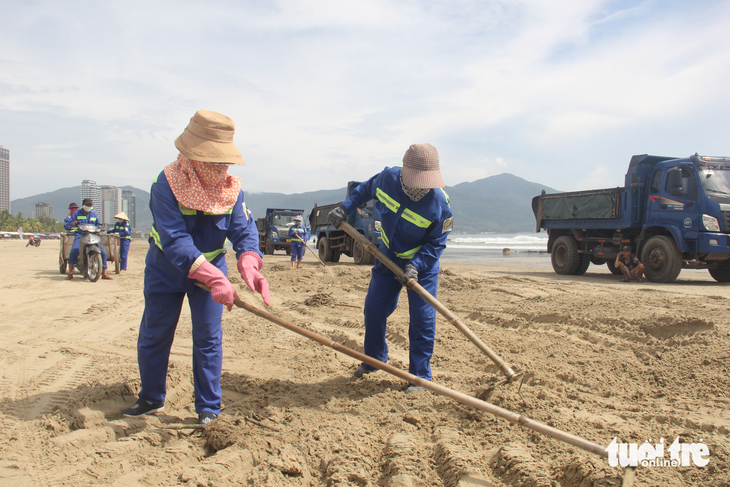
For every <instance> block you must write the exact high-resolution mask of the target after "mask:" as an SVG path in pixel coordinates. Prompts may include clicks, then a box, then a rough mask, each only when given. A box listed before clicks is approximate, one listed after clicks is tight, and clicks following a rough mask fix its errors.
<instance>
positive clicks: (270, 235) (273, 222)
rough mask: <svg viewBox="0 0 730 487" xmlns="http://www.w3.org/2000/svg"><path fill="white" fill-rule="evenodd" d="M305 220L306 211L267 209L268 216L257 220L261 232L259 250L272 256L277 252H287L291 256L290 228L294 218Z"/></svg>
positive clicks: (257, 226)
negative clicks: (298, 217)
mask: <svg viewBox="0 0 730 487" xmlns="http://www.w3.org/2000/svg"><path fill="white" fill-rule="evenodd" d="M296 216H301V217H302V220H303V219H304V210H287V209H283V208H267V209H266V216H265V217H264V218H259V219H257V220H256V228H257V229H258V231H259V250H261V252H263V253H264V254H267V255H271V254H273V253H274V251H275V250H285V251H286V254H287V255H291V239H290V238H289V227H291V226H292V225H293V224H294V217H296Z"/></svg>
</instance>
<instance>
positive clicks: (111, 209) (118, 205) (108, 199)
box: [96, 186, 122, 225]
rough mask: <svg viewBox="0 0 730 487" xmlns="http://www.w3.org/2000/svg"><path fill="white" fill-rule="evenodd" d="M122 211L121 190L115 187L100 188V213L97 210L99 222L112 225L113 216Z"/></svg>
mask: <svg viewBox="0 0 730 487" xmlns="http://www.w3.org/2000/svg"><path fill="white" fill-rule="evenodd" d="M120 211H122V190H121V189H119V188H117V187H115V186H102V187H101V211H98V210H97V212H96V213H97V214H98V215H99V218H101V222H102V223H105V224H107V225H113V224H114V222H115V221H116V220H115V219H114V215H116V214H117V213H119V212H120Z"/></svg>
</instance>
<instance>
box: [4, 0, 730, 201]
mask: <svg viewBox="0 0 730 487" xmlns="http://www.w3.org/2000/svg"><path fill="white" fill-rule="evenodd" d="M699 3H700V4H701V5H699V6H690V5H685V4H684V3H683V2H679V1H667V2H655V1H646V2H642V3H639V4H632V5H631V6H629V7H628V8H621V7H620V4H618V5H619V6H618V7H616V5H617V4H616V3H615V2H609V1H599V0H591V1H584V2H574V1H572V0H570V1H569V0H559V1H547V0H545V1H512V2H501V1H496V0H495V1H477V0H473V1H468V0H463V1H454V2H419V1H415V0H404V1H386V0H380V1H373V2H337V1H334V0H329V1H316V2H315V1H305V0H300V1H280V2H263V1H261V2H256V1H243V2H238V1H220V2H209V3H208V4H202V3H199V2H191V1H181V2H149V3H142V2H100V3H89V2H74V1H70V2H63V3H62V4H59V3H57V2H52V1H40V2H36V3H34V4H27V5H26V4H24V3H21V2H17V3H13V4H11V5H9V6H6V7H4V8H5V10H6V16H7V18H12V19H13V22H10V23H7V24H6V25H5V26H4V29H3V30H2V31H0V43H1V44H2V45H3V46H4V49H3V50H2V51H1V52H0V137H2V140H0V144H3V145H5V146H6V147H9V148H10V150H11V164H12V167H13V173H12V187H11V193H12V197H13V198H17V197H22V196H28V195H31V194H35V193H38V192H42V191H48V190H52V189H55V188H56V187H58V183H59V181H66V180H72V181H73V182H72V183H71V184H78V181H79V180H81V179H84V178H87V177H89V178H91V179H96V180H97V181H104V182H105V183H111V184H118V185H124V184H134V185H137V186H138V187H142V188H147V186H148V185H149V182H148V181H150V180H151V179H152V178H153V177H154V175H155V174H156V173H157V171H159V170H160V169H161V168H162V167H164V165H165V164H166V163H168V162H169V161H171V160H173V159H174V156H175V150H174V147H173V145H172V142H173V140H174V139H175V137H177V135H178V134H179V133H180V132H181V131H182V129H183V128H184V127H185V125H186V124H187V121H188V119H189V118H190V116H192V114H193V113H194V111H195V110H196V109H198V108H206V109H212V110H216V111H220V112H222V113H225V114H227V115H229V116H231V117H232V118H233V119H234V120H235V121H236V124H237V135H236V139H235V140H236V143H237V145H238V146H239V149H240V150H241V152H242V153H243V155H244V159H246V161H247V165H246V166H245V167H243V168H240V169H236V171H240V174H239V173H237V174H238V175H240V176H241V177H242V178H243V181H244V187H245V188H246V189H248V190H257V191H282V192H303V191H310V190H316V189H324V188H338V187H342V186H344V184H345V182H346V181H347V180H349V179H365V178H367V177H369V176H370V175H372V174H373V173H375V172H377V171H379V170H380V169H381V168H382V167H383V166H385V165H390V164H398V163H400V160H401V158H402V155H403V153H404V152H405V150H406V149H407V147H408V145H409V144H411V143H414V142H431V143H433V144H434V145H436V146H437V147H438V148H439V151H440V153H441V155H442V160H443V161H444V168H443V170H444V173H445V177H446V179H447V181H448V182H449V184H457V183H459V182H462V181H465V180H473V179H478V178H480V177H486V176H488V175H491V174H493V173H500V172H512V173H514V174H517V175H518V176H521V177H524V178H526V179H528V180H533V181H538V182H542V183H544V184H546V185H549V186H553V187H558V188H561V189H569V188H570V189H581V188H580V187H579V186H578V185H580V184H583V183H587V182H588V181H589V179H590V178H585V177H583V176H582V174H583V171H584V169H583V168H582V167H581V162H580V161H581V159H585V157H586V156H585V155H586V154H590V155H591V157H592V158H593V160H594V161H595V163H596V164H600V165H601V167H605V168H606V170H607V171H608V172H610V173H616V175H617V176H620V175H621V174H622V173H623V171H625V167H626V163H627V162H628V159H629V158H630V156H631V155H632V154H633V153H636V152H637V151H638V152H649V151H651V150H655V151H659V152H666V151H674V150H682V151H685V149H684V147H685V146H687V147H689V146H692V147H693V150H694V149H697V150H702V148H696V147H695V146H696V145H700V143H701V144H702V145H704V146H710V148H712V150H715V151H720V153H722V152H725V153H730V151H729V150H727V149H728V148H727V145H726V144H725V145H723V143H724V142H715V140H714V139H713V138H712V137H711V134H722V133H724V134H727V128H728V125H730V124H728V122H727V121H725V118H726V117H719V116H716V115H714V114H715V113H717V112H718V111H720V110H722V109H723V108H725V107H727V106H728V105H730V95H728V93H727V89H726V87H725V84H724V83H725V80H726V79H728V74H730V73H728V70H729V69H730V68H729V66H730V62H728V61H730V59H729V57H730V40H728V37H727V35H726V32H727V30H728V27H730V25H729V24H730V22H729V21H728V20H727V19H730V15H728V14H730V7H728V6H727V5H726V4H725V3H724V2H713V1H701V2H699ZM723 139H724V140H726V135H725V137H724V138H723ZM716 153H718V152H716ZM566 154H569V157H566ZM679 155H685V154H683V153H682V154H679ZM58 161H74V163H75V164H80V165H81V168H82V170H86V171H89V172H90V173H92V172H93V173H94V174H96V175H88V176H87V175H83V176H80V175H78V176H77V175H76V174H73V175H69V174H66V173H65V172H66V171H67V169H68V168H69V167H70V166H67V165H66V164H68V163H64V164H59V163H58ZM490 161H491V162H490ZM499 161H508V162H506V163H500V162H499ZM502 164H504V165H502ZM121 168H123V169H121ZM75 169H76V166H74V170H75ZM494 171H498V172H494ZM145 181H147V182H146V183H145ZM67 185H70V184H67Z"/></svg>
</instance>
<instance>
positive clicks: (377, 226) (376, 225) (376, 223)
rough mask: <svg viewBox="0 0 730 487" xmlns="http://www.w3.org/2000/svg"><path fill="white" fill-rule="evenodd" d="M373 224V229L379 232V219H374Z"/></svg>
mask: <svg viewBox="0 0 730 487" xmlns="http://www.w3.org/2000/svg"><path fill="white" fill-rule="evenodd" d="M374 225H375V230H376V231H378V232H379V231H380V220H375V223H374Z"/></svg>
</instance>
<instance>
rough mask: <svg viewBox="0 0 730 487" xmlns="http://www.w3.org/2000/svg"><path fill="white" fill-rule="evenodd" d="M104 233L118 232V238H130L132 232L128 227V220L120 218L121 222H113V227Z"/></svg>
mask: <svg viewBox="0 0 730 487" xmlns="http://www.w3.org/2000/svg"><path fill="white" fill-rule="evenodd" d="M106 233H118V234H119V238H124V239H131V238H132V236H131V235H132V232H131V230H130V229H129V222H128V221H126V220H122V222H121V223H119V222H117V223H115V224H114V229H113V230H109V231H107V232H106Z"/></svg>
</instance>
